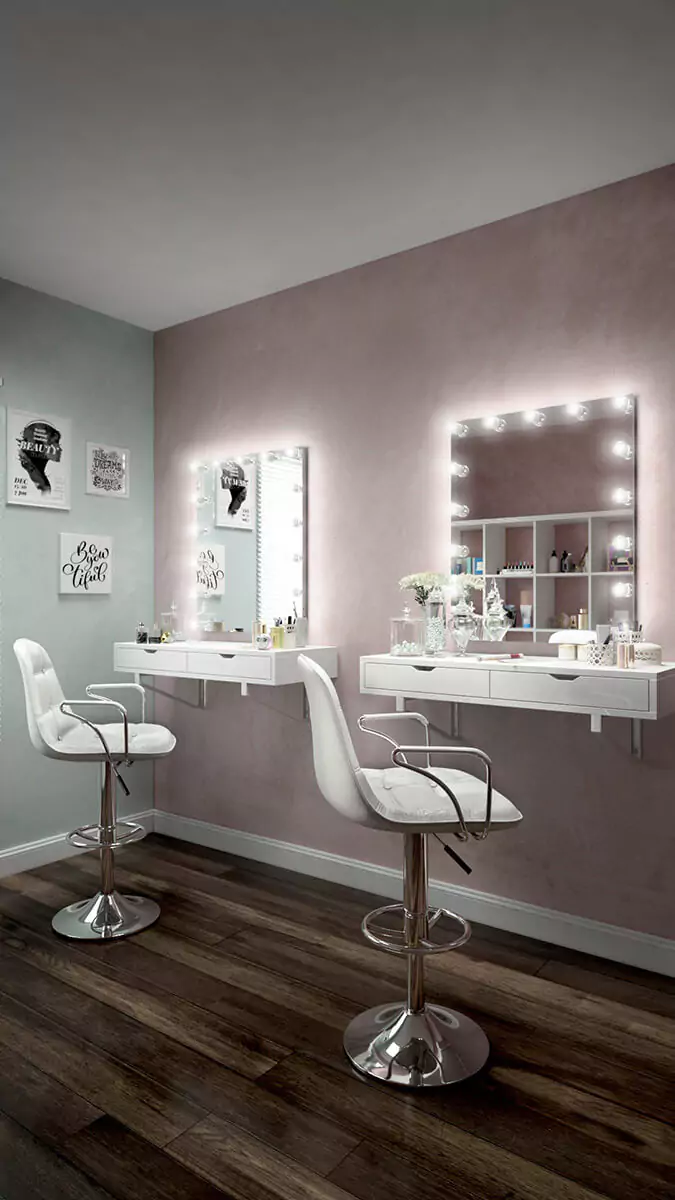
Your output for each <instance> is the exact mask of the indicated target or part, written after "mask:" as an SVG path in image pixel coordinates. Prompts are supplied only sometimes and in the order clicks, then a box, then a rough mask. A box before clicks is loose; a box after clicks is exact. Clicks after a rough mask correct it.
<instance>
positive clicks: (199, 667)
mask: <svg viewBox="0 0 675 1200" xmlns="http://www.w3.org/2000/svg"><path fill="white" fill-rule="evenodd" d="M187 667H188V674H189V675H196V676H198V677H199V678H203V679H243V680H247V679H250V680H251V681H252V682H255V681H256V679H260V680H265V679H267V680H269V679H271V678H272V660H271V658H270V657H269V655H268V654H227V653H225V652H224V651H219V650H208V651H207V650H201V651H199V652H198V653H196V654H190V653H188V656H187Z"/></svg>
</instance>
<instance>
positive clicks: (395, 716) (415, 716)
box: [357, 712, 431, 767]
mask: <svg viewBox="0 0 675 1200" xmlns="http://www.w3.org/2000/svg"><path fill="white" fill-rule="evenodd" d="M369 721H370V722H371V723H372V722H379V721H418V722H419V723H420V725H423V726H424V738H425V746H426V750H427V767H430V766H431V762H430V759H429V754H428V751H429V722H428V720H427V718H426V717H425V716H424V714H423V713H418V712H402V713H396V712H395V713H392V712H387V713H364V715H363V716H362V717H359V719H358V722H357V724H358V727H359V729H360V730H361V732H362V733H370V734H372V735H373V737H378V738H382V740H383V741H384V742H388V743H389V745H390V746H394V747H396V748H398V742H395V741H394V739H393V738H390V737H388V736H387V734H386V733H382V732H381V731H380V730H379V729H369V728H368V724H367V722H369ZM415 749H416V750H421V749H422V747H420V746H416V747H415Z"/></svg>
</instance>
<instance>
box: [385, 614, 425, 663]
mask: <svg viewBox="0 0 675 1200" xmlns="http://www.w3.org/2000/svg"><path fill="white" fill-rule="evenodd" d="M389 627H390V640H389V652H390V654H396V655H398V656H399V657H401V658H402V657H404V656H405V655H412V654H424V644H425V633H426V622H425V620H424V618H423V617H413V616H411V615H410V609H409V608H408V607H407V606H406V608H404V609H403V612H402V614H401V616H400V617H392V618H391V620H390V622H389Z"/></svg>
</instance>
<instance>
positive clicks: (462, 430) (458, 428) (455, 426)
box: [449, 421, 469, 438]
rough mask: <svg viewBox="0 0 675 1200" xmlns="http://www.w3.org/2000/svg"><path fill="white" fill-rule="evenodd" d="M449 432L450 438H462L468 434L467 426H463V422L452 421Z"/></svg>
mask: <svg viewBox="0 0 675 1200" xmlns="http://www.w3.org/2000/svg"><path fill="white" fill-rule="evenodd" d="M449 432H450V434H451V436H452V437H458V438H463V437H466V435H467V433H468V432H469V426H468V425H465V424H464V422H463V421H453V423H452V425H451V426H450V430H449Z"/></svg>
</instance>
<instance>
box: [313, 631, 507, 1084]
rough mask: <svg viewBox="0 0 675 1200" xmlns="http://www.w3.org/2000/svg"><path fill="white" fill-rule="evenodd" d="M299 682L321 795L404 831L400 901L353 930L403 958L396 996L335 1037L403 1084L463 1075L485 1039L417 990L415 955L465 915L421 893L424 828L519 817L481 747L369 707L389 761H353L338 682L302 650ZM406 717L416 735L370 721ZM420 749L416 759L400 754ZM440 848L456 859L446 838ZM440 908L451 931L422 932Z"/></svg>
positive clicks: (480, 825)
mask: <svg viewBox="0 0 675 1200" xmlns="http://www.w3.org/2000/svg"><path fill="white" fill-rule="evenodd" d="M298 663H299V667H300V671H301V674H302V678H303V681H304V684H305V689H306V691H307V699H308V701H309V710H310V717H311V722H312V743H313V750H314V770H315V773H316V779H317V783H318V785H319V788H320V790H321V793H322V795H323V797H324V799H325V800H327V801H328V803H329V804H330V805H332V807H333V808H335V809H337V811H338V812H340V813H342V815H343V816H344V817H347V818H348V819H349V820H351V821H356V822H357V823H358V824H359V825H367V826H369V827H371V828H373V829H383V830H385V829H386V830H390V831H391V830H394V831H395V832H397V833H402V834H403V846H404V866H403V904H387V905H385V906H384V907H383V908H379V909H375V911H374V912H371V913H368V915H367V916H366V917H365V918H364V920H363V923H362V926H361V928H362V930H363V933H364V934H365V936H366V938H367V939H368V941H370V942H372V943H373V945H375V946H377V947H378V948H379V949H381V950H386V951H388V952H389V953H391V954H402V955H405V956H406V957H407V960H408V994H407V998H406V1000H405V1002H403V1001H401V1002H399V1003H396V1004H383V1005H379V1006H378V1007H377V1008H371V1009H369V1010H368V1011H367V1012H364V1013H361V1014H360V1015H359V1016H357V1017H355V1018H354V1020H353V1021H351V1022H350V1024H349V1025H348V1026H347V1029H346V1030H345V1034H344V1047H345V1051H346V1053H347V1056H348V1058H349V1059H350V1060H351V1062H352V1064H353V1065H354V1066H355V1067H356V1069H357V1070H358V1071H360V1072H362V1073H363V1074H364V1075H368V1076H370V1077H371V1078H373V1079H379V1080H382V1081H383V1082H386V1083H392V1084H398V1085H400V1086H403V1087H411V1088H421V1087H438V1086H439V1085H442V1084H449V1083H457V1082H459V1080H462V1079H468V1078H469V1076H471V1075H474V1074H475V1073H476V1071H479V1070H480V1069H481V1067H482V1066H483V1065H484V1063H485V1062H486V1060H487V1057H488V1054H489V1050H490V1044H489V1042H488V1039H487V1037H486V1036H485V1034H484V1033H483V1030H482V1029H481V1028H480V1026H479V1025H477V1024H476V1022H475V1021H472V1020H471V1018H470V1017H466V1016H464V1015H463V1014H462V1013H458V1012H455V1011H453V1010H452V1009H448V1008H443V1007H441V1006H440V1005H438V1004H428V1003H427V1001H426V997H425V992H424V957H425V955H427V954H438V953H440V952H442V951H445V950H454V949H455V948H456V947H458V946H461V945H463V944H464V943H465V942H467V941H468V940H469V938H470V936H471V927H470V925H469V922H468V921H466V920H465V919H464V918H463V917H459V916H457V915H456V914H455V913H451V912H448V910H447V909H443V908H437V909H430V908H429V902H428V897H427V835H428V834H429V833H432V834H436V835H437V834H439V833H445V834H450V833H451V834H453V835H454V836H455V837H457V838H459V840H460V841H468V840H469V838H471V837H473V838H476V839H478V840H481V839H483V838H485V837H487V835H488V833H489V832H490V830H491V829H493V830H496V829H509V828H511V827H512V826H514V825H517V824H518V822H519V821H521V820H522V815H521V813H520V812H519V811H518V809H517V808H516V807H515V806H514V805H513V804H512V803H511V801H510V800H507V799H506V797H505V796H502V795H501V793H500V792H496V791H494V789H493V787H492V766H491V763H490V759H489V758H488V756H487V754H484V753H483V751H482V750H476V749H472V748H468V747H460V746H431V745H430V744H429V722H428V721H427V719H426V717H424V716H423V715H422V714H421V713H409V712H406V713H376V714H373V713H370V714H368V715H367V716H365V717H361V718H360V720H359V727H360V728H361V729H362V730H364V732H366V733H372V734H374V735H375V736H376V737H380V738H383V739H384V740H385V741H386V742H388V743H389V745H390V746H392V747H393V749H392V754H391V759H392V763H393V766H392V767H389V768H386V769H384V770H381V769H370V768H363V767H361V766H359V762H358V759H357V758H356V754H355V752H354V746H353V744H352V740H351V737H350V736H349V730H348V728H347V723H346V721H345V718H344V714H343V712H342V709H341V707H340V701H339V700H338V696H337V692H336V691H335V688H334V686H333V684H332V682H331V680H330V679H329V677H328V676H327V675H326V672H325V671H323V670H322V668H321V667H319V666H318V665H317V664H316V663H315V662H312V661H311V659H309V658H306V657H305V656H304V655H301V656H300V657H299V659H298ZM401 720H412V721H417V722H419V723H421V724H422V726H423V727H424V731H425V741H424V743H423V744H422V745H417V746H409V745H403V746H401V745H399V744H398V743H397V742H395V741H394V740H393V738H390V737H388V736H387V734H385V733H382V732H381V730H379V729H371V728H369V727H368V725H369V723H370V724H371V725H379V724H380V723H382V722H384V721H401ZM412 754H417V755H420V754H421V755H422V757H423V758H424V759H425V760H426V764H425V766H415V765H413V764H412V763H410V762H408V758H407V756H408V755H412ZM432 754H455V755H460V756H471V757H473V758H474V759H477V760H478V761H479V762H480V763H481V765H482V767H483V769H484V771H485V782H482V781H481V780H480V779H477V778H476V777H475V776H474V775H470V774H468V773H467V772H465V771H459V770H456V769H452V768H448V767H441V768H437V769H435V770H433V771H432V770H431V769H430V763H431V755H432ZM446 850H447V851H448V853H449V854H450V855H451V857H452V858H454V859H455V861H457V862H459V864H460V865H461V866H462V867H463V868H464V869H465V870H468V869H469V868H467V867H466V864H465V863H463V861H462V859H461V858H460V857H459V855H457V854H456V853H455V851H454V850H452V849H450V847H446ZM390 913H396V914H398V915H399V916H401V917H402V924H401V927H400V928H398V929H396V928H383V927H382V926H378V924H377V922H378V919H379V918H381V917H383V916H384V915H385V914H390ZM441 917H446V918H448V919H449V920H450V921H452V922H454V924H455V925H456V926H458V927H459V928H458V933H457V936H456V937H455V938H454V939H452V940H451V941H449V942H445V943H442V944H439V943H436V942H433V941H431V940H430V937H429V934H430V930H431V929H432V928H433V926H434V925H435V924H436V922H437V921H438V920H439V919H440V918H441Z"/></svg>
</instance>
